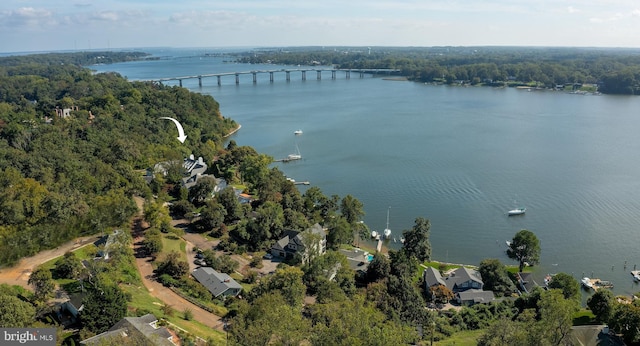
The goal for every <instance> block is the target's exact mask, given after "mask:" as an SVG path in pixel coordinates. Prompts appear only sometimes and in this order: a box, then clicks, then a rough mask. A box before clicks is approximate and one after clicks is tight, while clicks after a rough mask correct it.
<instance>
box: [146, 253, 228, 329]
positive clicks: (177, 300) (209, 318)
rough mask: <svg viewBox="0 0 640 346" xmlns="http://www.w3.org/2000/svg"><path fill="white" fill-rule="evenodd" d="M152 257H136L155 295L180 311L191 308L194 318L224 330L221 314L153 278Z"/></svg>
mask: <svg viewBox="0 0 640 346" xmlns="http://www.w3.org/2000/svg"><path fill="white" fill-rule="evenodd" d="M150 260H151V258H148V257H147V258H136V265H137V267H138V270H139V271H140V276H141V277H142V283H143V284H144V286H145V287H146V288H147V290H148V291H149V294H151V295H152V296H153V297H155V298H158V299H160V300H161V301H162V302H164V303H165V304H168V305H171V307H173V308H174V309H175V310H176V311H177V312H178V313H181V312H182V311H184V309H187V308H188V309H190V310H191V312H193V318H194V319H195V320H196V321H198V322H200V323H202V324H204V325H206V326H209V327H211V328H214V329H217V330H220V331H224V329H223V327H224V323H223V322H222V320H221V319H220V317H219V316H216V315H214V314H212V313H210V312H208V311H206V310H204V309H202V308H200V307H198V306H197V305H194V304H192V303H191V302H189V301H187V300H185V299H184V298H182V297H180V296H179V295H177V294H176V293H175V292H173V291H172V290H170V289H168V288H166V287H164V286H162V284H160V283H159V282H157V281H155V280H154V279H153V267H152V266H151V262H150Z"/></svg>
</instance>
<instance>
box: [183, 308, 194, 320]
mask: <svg viewBox="0 0 640 346" xmlns="http://www.w3.org/2000/svg"><path fill="white" fill-rule="evenodd" d="M182 317H183V318H184V319H185V320H187V321H191V320H192V319H193V311H191V309H189V308H185V309H184V310H183V311H182Z"/></svg>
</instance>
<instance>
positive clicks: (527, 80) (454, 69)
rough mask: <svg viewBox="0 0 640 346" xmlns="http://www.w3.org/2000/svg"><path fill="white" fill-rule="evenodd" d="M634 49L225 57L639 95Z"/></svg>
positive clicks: (347, 51) (394, 50) (291, 50)
mask: <svg viewBox="0 0 640 346" xmlns="http://www.w3.org/2000/svg"><path fill="white" fill-rule="evenodd" d="M331 48H333V49H331ZM367 48H369V49H367ZM638 53H640V49H615V48H584V47H554V48H552V47H493V46H478V47H323V48H319V47H288V49H286V50H284V49H282V48H273V49H269V48H263V49H255V50H252V51H248V52H243V53H233V54H231V56H233V57H235V58H236V60H237V62H240V63H250V64H255V63H260V64H277V65H293V66H295V65H298V66H299V65H306V66H312V65H322V66H333V67H336V68H341V69H349V68H352V69H376V68H385V69H396V70H399V71H400V72H398V73H396V74H395V75H396V76H401V77H405V78H407V80H410V81H415V82H423V83H438V84H448V85H480V86H493V87H505V86H510V87H517V86H525V87H533V88H542V89H554V90H567V91H583V92H599V93H603V94H623V95H640V54H638Z"/></svg>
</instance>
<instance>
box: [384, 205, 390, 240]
mask: <svg viewBox="0 0 640 346" xmlns="http://www.w3.org/2000/svg"><path fill="white" fill-rule="evenodd" d="M389 210H391V207H389V209H387V228H385V229H384V237H385V238H389V237H390V236H391V229H390V228H389Z"/></svg>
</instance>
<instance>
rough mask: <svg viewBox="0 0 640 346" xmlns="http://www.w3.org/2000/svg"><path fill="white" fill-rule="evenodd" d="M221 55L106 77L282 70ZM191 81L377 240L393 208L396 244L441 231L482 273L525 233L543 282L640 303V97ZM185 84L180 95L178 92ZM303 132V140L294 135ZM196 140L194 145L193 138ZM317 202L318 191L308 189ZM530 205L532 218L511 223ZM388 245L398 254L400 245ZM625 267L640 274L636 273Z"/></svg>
mask: <svg viewBox="0 0 640 346" xmlns="http://www.w3.org/2000/svg"><path fill="white" fill-rule="evenodd" d="M211 52H214V50H205V49H200V50H197V49H194V50H165V51H162V52H159V51H154V53H156V54H158V55H159V56H164V57H166V58H165V59H162V60H159V61H149V62H134V63H123V64H116V65H105V66H96V67H95V68H96V69H97V70H99V71H117V72H119V73H121V74H122V75H123V76H126V77H128V78H129V79H130V80H137V79H152V78H162V77H175V76H184V75H196V74H206V73H219V72H229V71H250V70H258V69H278V68H284V66H273V65H267V66H256V65H242V64H233V63H225V62H223V59H222V58H210V57H204V53H211ZM274 77H275V81H274V83H269V76H268V74H264V75H258V82H257V83H256V84H253V83H252V76H251V75H247V76H242V77H241V81H240V84H239V85H236V84H235V77H233V76H229V77H223V79H222V84H223V85H222V86H218V85H217V81H216V79H215V78H209V79H206V78H205V79H203V87H202V88H199V87H198V83H197V80H185V81H183V86H185V87H188V88H190V89H192V90H193V91H196V92H201V93H205V94H210V95H212V96H213V97H214V98H215V99H216V100H217V101H218V102H220V109H221V111H222V113H223V115H224V116H226V117H230V118H233V119H234V120H236V121H237V122H239V123H240V124H242V129H241V130H240V131H239V132H238V133H237V134H236V135H234V137H233V138H234V139H235V140H236V141H237V142H238V144H240V145H249V146H253V147H255V148H256V149H257V150H258V151H260V152H263V153H266V154H269V155H272V156H273V157H275V158H282V157H285V156H286V155H288V154H290V153H293V152H294V150H295V149H294V148H295V146H296V145H298V147H299V148H300V151H301V153H302V155H303V157H304V159H303V160H301V161H299V162H292V163H288V164H278V165H279V167H280V169H281V170H282V171H283V172H284V173H285V174H287V175H288V176H290V177H292V178H294V179H296V180H308V181H310V182H311V184H312V185H315V186H318V187H320V188H321V189H322V191H323V192H324V193H325V194H326V195H331V194H338V195H340V196H345V195H347V194H351V195H353V196H355V197H356V198H358V199H359V200H360V201H362V202H363V203H364V205H365V211H366V216H365V218H364V221H365V222H366V223H367V224H368V225H369V226H370V227H371V228H372V229H375V230H378V231H380V230H382V229H384V228H385V224H386V211H387V208H388V207H389V206H390V207H391V212H390V228H391V229H392V231H393V235H392V237H397V238H399V236H400V233H401V231H402V230H406V229H409V228H411V227H412V226H413V222H414V220H415V218H416V217H426V218H428V219H430V220H431V244H432V247H433V257H434V258H435V259H437V260H442V261H449V262H455V263H469V264H478V263H479V262H480V261H481V260H482V259H484V258H499V259H501V260H502V261H503V262H504V263H506V264H515V262H512V261H511V260H509V259H508V258H507V257H506V255H504V250H505V249H506V245H505V240H507V239H511V238H512V237H513V235H514V234H515V233H516V232H517V231H519V230H521V229H528V230H530V231H532V232H534V233H535V234H536V235H537V236H538V238H539V239H540V241H541V246H542V255H541V265H540V266H538V267H537V268H536V274H537V276H538V278H539V281H540V282H542V277H543V276H544V275H545V274H546V273H556V272H566V273H569V274H573V275H574V276H575V277H576V278H577V279H580V278H581V277H582V276H583V275H586V276H593V277H598V278H601V279H603V280H610V281H612V282H613V283H614V284H615V285H616V286H615V291H616V293H619V294H629V293H632V292H636V291H638V290H640V286H638V285H637V284H635V283H633V280H632V277H631V275H630V274H629V272H630V270H632V269H634V265H636V264H637V265H638V268H637V269H640V252H639V251H638V250H637V248H638V244H640V232H639V228H640V227H639V226H640V198H639V196H640V162H639V161H638V158H639V153H640V139H639V137H638V135H637V133H638V129H640V116H639V115H640V113H638V109H640V97H626V96H605V95H601V96H581V95H572V94H566V93H560V92H543V91H540V92H537V91H535V92H526V91H523V90H515V89H492V88H484V87H483V88H464V87H447V86H431V85H424V84H419V83H412V82H403V81H390V80H383V79H382V78H372V77H371V76H367V77H366V78H363V79H360V78H359V77H358V76H357V75H355V74H352V75H351V79H349V80H347V79H345V78H344V74H340V73H339V74H338V76H337V79H336V80H332V79H331V75H330V73H327V74H323V76H322V80H321V81H317V80H316V73H315V72H312V73H311V72H308V73H307V80H306V81H302V80H301V78H300V74H299V73H298V74H295V73H291V82H288V83H287V82H286V81H285V77H284V73H281V74H275V76H274ZM175 84H177V82H176V83H175ZM297 129H302V130H303V131H304V134H303V135H302V136H294V135H293V131H294V130H297ZM187 135H188V133H187ZM301 189H302V190H304V189H305V188H304V187H301ZM514 200H517V205H518V206H526V208H527V213H526V214H525V215H523V216H517V217H507V216H506V211H507V210H509V209H512V208H513V207H514V206H515V202H514ZM388 246H390V247H397V246H399V243H394V242H393V241H391V242H390V243H389V244H388ZM625 261H626V263H627V267H626V268H625V267H624V264H625Z"/></svg>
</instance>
